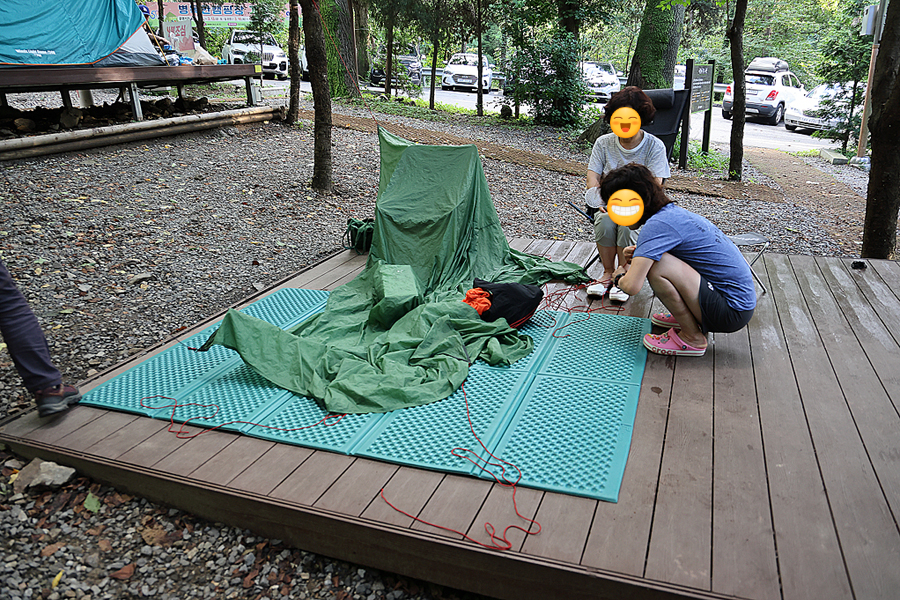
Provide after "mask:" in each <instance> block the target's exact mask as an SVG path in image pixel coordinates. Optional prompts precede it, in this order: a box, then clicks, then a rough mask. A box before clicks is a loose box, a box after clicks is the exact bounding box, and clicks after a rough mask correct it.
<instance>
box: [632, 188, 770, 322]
mask: <svg viewBox="0 0 900 600" xmlns="http://www.w3.org/2000/svg"><path fill="white" fill-rule="evenodd" d="M666 252H668V253H669V254H671V255H672V256H675V257H676V258H679V259H681V260H683V261H684V262H686V263H687V264H689V265H690V266H691V267H693V268H694V269H695V270H696V271H697V272H698V273H700V274H701V275H702V276H703V277H705V278H706V280H707V281H709V282H710V283H711V284H712V285H713V287H715V288H716V289H717V290H718V291H719V293H720V294H722V296H724V297H725V300H726V301H727V302H728V306H730V307H731V308H733V309H734V310H750V309H752V308H755V307H756V287H755V286H754V283H753V274H752V273H751V272H750V265H748V264H747V261H746V260H745V259H744V256H743V255H742V254H741V251H740V250H738V248H737V246H735V245H734V242H732V241H731V240H730V239H728V237H727V236H726V235H725V234H724V233H722V232H721V231H720V230H719V228H718V227H716V226H715V225H713V224H712V223H710V222H709V221H708V220H707V219H705V218H704V217H701V216H700V215H698V214H695V213H692V212H691V211H689V210H686V209H684V208H681V207H680V206H678V205H677V204H667V205H665V206H664V207H662V208H661V209H660V210H659V212H657V213H656V214H655V215H653V216H652V217H650V218H649V219H647V222H646V223H644V226H643V227H641V232H640V234H639V235H638V241H637V248H636V249H635V251H634V255H635V256H643V257H646V258H649V259H651V260H654V261H658V260H659V259H660V258H662V255H663V254H664V253H666Z"/></svg>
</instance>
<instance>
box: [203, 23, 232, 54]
mask: <svg viewBox="0 0 900 600" xmlns="http://www.w3.org/2000/svg"><path fill="white" fill-rule="evenodd" d="M230 35H231V28H229V27H207V28H206V50H207V52H209V53H210V54H217V55H219V56H221V55H222V46H224V45H225V42H227V41H228V37H229V36H230Z"/></svg>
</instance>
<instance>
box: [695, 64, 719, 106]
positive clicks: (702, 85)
mask: <svg viewBox="0 0 900 600" xmlns="http://www.w3.org/2000/svg"><path fill="white" fill-rule="evenodd" d="M714 70H715V67H714V66H713V65H710V64H705V65H704V64H695V65H694V66H693V70H692V77H691V112H692V113H695V112H701V111H706V110H712V100H713V71H714Z"/></svg>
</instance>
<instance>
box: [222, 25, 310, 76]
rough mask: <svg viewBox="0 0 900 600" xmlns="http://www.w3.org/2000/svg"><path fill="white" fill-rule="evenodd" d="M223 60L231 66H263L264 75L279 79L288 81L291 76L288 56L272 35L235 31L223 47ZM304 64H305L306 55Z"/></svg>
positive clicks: (241, 30) (303, 60)
mask: <svg viewBox="0 0 900 600" xmlns="http://www.w3.org/2000/svg"><path fill="white" fill-rule="evenodd" d="M260 40H262V44H260ZM260 46H261V48H260ZM260 49H261V50H262V55H261V56H260ZM222 59H223V60H224V61H225V62H226V63H228V64H230V65H242V64H261V65H262V72H263V75H272V76H274V77H278V78H279V79H286V78H287V77H288V76H289V75H288V68H289V67H288V56H287V54H286V53H285V52H284V50H282V49H281V47H280V46H279V45H278V42H276V41H275V37H274V36H273V35H272V34H271V33H257V32H254V31H246V30H243V29H235V30H234V31H232V32H231V36H229V38H228V41H227V42H225V45H224V46H222ZM302 62H305V54H304V57H303V59H302Z"/></svg>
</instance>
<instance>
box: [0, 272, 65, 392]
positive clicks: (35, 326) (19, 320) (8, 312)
mask: <svg viewBox="0 0 900 600" xmlns="http://www.w3.org/2000/svg"><path fill="white" fill-rule="evenodd" d="M0 333H2V335H3V340H4V341H5V342H6V347H7V349H8V350H9V354H10V356H12V359H13V363H15V365H16V370H17V371H18V372H19V375H20V376H21V377H22V382H23V383H24V384H25V387H26V388H27V389H28V391H30V392H35V391H37V390H41V389H44V388H47V387H50V386H54V385H59V384H60V383H62V376H61V375H60V373H59V370H58V369H57V368H56V367H55V366H54V365H53V362H52V361H51V359H50V349H49V347H48V346H47V338H46V337H44V332H43V331H42V330H41V326H40V324H39V323H38V320H37V317H35V316H34V313H33V312H32V311H31V307H30V306H28V301H27V300H25V296H23V295H22V292H21V291H19V288H18V287H17V286H16V284H15V282H14V281H13V279H12V276H11V275H10V274H9V271H8V270H7V268H6V265H4V264H3V263H2V262H0Z"/></svg>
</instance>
